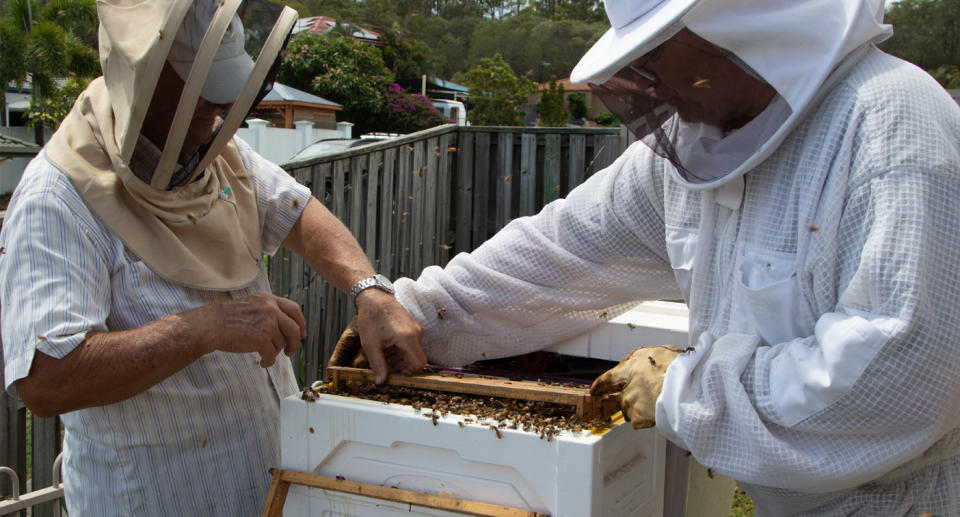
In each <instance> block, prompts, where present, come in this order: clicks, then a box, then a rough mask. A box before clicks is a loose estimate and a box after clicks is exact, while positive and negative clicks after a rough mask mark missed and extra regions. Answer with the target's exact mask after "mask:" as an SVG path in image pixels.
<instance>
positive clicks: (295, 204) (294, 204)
mask: <svg viewBox="0 0 960 517" xmlns="http://www.w3.org/2000/svg"><path fill="white" fill-rule="evenodd" d="M290 206H291V207H293V209H294V210H296V209H298V208H300V202H299V201H297V200H296V199H294V200H293V202H292V203H290Z"/></svg>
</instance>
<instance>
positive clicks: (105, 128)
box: [46, 0, 296, 289]
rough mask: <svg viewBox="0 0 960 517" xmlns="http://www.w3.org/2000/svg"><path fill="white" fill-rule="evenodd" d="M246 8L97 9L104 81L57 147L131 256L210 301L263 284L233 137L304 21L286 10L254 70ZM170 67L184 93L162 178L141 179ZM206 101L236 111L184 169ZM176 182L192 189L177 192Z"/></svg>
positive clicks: (54, 156)
mask: <svg viewBox="0 0 960 517" xmlns="http://www.w3.org/2000/svg"><path fill="white" fill-rule="evenodd" d="M240 7H241V6H240V0H222V1H216V0H197V1H195V2H194V1H192V0H174V1H163V2H159V1H122V0H112V1H111V0H100V1H98V2H97V13H98V16H99V18H100V34H99V40H100V64H101V66H102V68H103V77H100V78H98V79H96V80H94V81H93V82H91V84H90V86H89V87H88V88H87V90H85V91H84V92H83V93H82V94H81V95H80V97H79V98H78V99H77V102H76V104H75V105H74V108H73V110H72V111H71V112H70V114H69V115H68V116H67V118H66V119H65V120H64V122H63V124H61V127H60V129H59V130H58V131H57V133H56V134H55V135H54V137H53V138H52V139H51V141H50V143H49V144H48V145H47V147H46V156H47V158H48V159H49V160H50V161H51V162H53V163H54V164H55V165H57V167H59V168H60V169H61V170H62V171H63V172H64V173H66V174H67V176H68V177H69V178H70V180H71V182H72V183H73V185H74V187H75V188H76V189H77V192H78V193H79V194H80V196H81V197H82V198H83V200H84V201H85V202H86V203H87V205H88V206H89V207H90V209H91V210H92V211H93V212H94V213H95V214H96V215H97V216H98V217H99V218H100V219H101V220H102V221H103V222H104V223H105V224H106V225H107V226H109V227H110V228H111V229H112V230H113V231H114V232H115V233H116V234H117V235H118V236H119V237H120V239H122V240H123V242H124V244H125V245H126V246H127V248H129V249H130V250H131V251H132V252H133V253H135V254H136V255H137V256H139V257H140V258H141V259H142V260H143V261H144V262H145V263H146V264H147V265H148V266H150V268H151V269H153V270H154V271H155V272H156V273H157V274H159V275H160V276H162V277H164V278H166V279H168V280H170V281H173V282H176V283H179V284H182V285H186V286H191V287H197V288H203V289H234V288H238V287H242V286H244V285H247V284H249V283H250V282H251V281H253V280H254V279H255V278H256V277H257V275H258V274H259V272H260V268H261V266H260V260H261V251H260V250H261V246H260V227H259V226H260V225H259V216H258V214H257V204H256V201H255V198H254V190H253V185H252V183H251V180H250V178H249V175H248V174H247V172H246V171H245V170H244V166H243V161H242V160H241V158H240V155H239V152H238V151H237V148H236V146H235V145H234V144H233V143H232V137H233V135H234V133H235V132H236V130H237V128H239V127H240V124H241V123H242V122H243V119H244V118H245V116H246V114H247V113H248V112H249V109H250V107H251V106H253V105H254V104H255V103H256V102H258V101H259V97H262V95H263V94H264V93H266V91H265V90H266V89H268V88H269V86H270V85H271V84H272V74H273V73H275V72H276V68H277V66H278V64H279V55H280V51H281V50H282V49H283V46H284V45H285V43H286V40H287V38H288V37H289V34H290V30H291V28H292V27H293V24H294V22H295V21H296V12H295V11H293V10H292V9H290V8H286V7H284V8H283V9H282V10H281V12H280V14H279V17H277V18H276V22H275V24H274V25H273V29H272V30H271V31H270V33H269V35H268V36H267V38H266V40H265V42H264V43H263V47H262V50H261V52H260V55H259V57H258V58H257V60H256V62H255V63H254V62H252V60H251V59H250V58H249V56H247V55H246V53H245V52H243V51H242V44H243V41H244V37H243V27H242V24H241V22H240V21H239V19H238V16H237V12H238V9H239V8H240ZM168 61H169V62H170V64H171V66H172V67H173V68H174V69H175V70H176V71H177V73H178V74H179V75H180V76H181V77H183V79H184V82H185V84H184V87H183V91H182V93H181V94H180V98H179V104H178V105H177V108H176V112H175V114H174V115H173V121H172V123H171V125H170V128H169V131H167V138H166V143H165V144H164V145H163V148H162V149H161V150H160V152H159V157H158V158H156V160H155V162H156V166H155V167H153V166H152V165H151V168H152V169H153V170H152V171H150V172H151V173H150V174H147V175H146V176H144V175H143V174H140V175H138V174H135V173H134V171H133V169H132V168H131V163H132V161H134V160H135V157H136V156H138V154H139V153H140V147H139V146H141V145H142V142H143V139H142V137H141V135H140V132H141V129H142V126H143V123H144V118H145V116H146V113H147V110H148V108H149V107H150V102H151V99H152V98H153V96H154V90H155V88H156V86H157V82H158V79H159V77H160V73H161V70H162V69H163V66H164V63H166V62H168ZM161 93H162V92H161ZM201 94H203V95H209V96H210V97H212V98H210V99H207V100H210V101H211V102H216V103H223V104H226V103H229V102H230V101H233V105H232V108H230V110H229V111H228V112H227V113H226V114H225V115H224V116H223V117H222V118H221V119H219V121H220V122H221V123H220V125H219V128H218V129H217V130H216V131H214V133H213V135H212V136H211V138H210V141H208V142H205V143H204V144H203V145H201V147H200V151H199V152H198V153H197V155H195V156H193V157H192V159H191V160H188V161H187V166H186V168H185V167H184V164H182V163H179V162H181V161H183V159H182V157H181V156H180V154H181V150H182V148H183V144H184V141H185V139H186V138H187V132H188V129H189V127H190V123H191V119H192V118H193V113H194V110H195V108H196V106H197V101H198V99H199V97H200V96H201ZM175 171H178V172H180V173H182V174H183V176H184V177H183V178H181V179H180V180H179V181H171V178H173V177H174V172H175Z"/></svg>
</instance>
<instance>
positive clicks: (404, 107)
mask: <svg viewBox="0 0 960 517" xmlns="http://www.w3.org/2000/svg"><path fill="white" fill-rule="evenodd" d="M383 98H384V101H385V102H386V107H385V109H384V119H385V122H386V124H387V125H388V126H389V129H388V130H389V131H392V132H397V133H412V132H414V131H420V130H421V129H427V128H431V127H434V126H439V125H441V124H449V123H450V122H451V121H450V120H447V118H446V117H444V116H443V113H441V112H440V110H438V109H437V108H435V107H434V106H433V104H431V103H430V100H429V99H427V98H426V97H424V96H423V95H421V94H419V93H407V92H406V91H405V90H404V89H403V87H401V86H400V85H399V84H396V83H393V84H391V85H390V86H388V87H387V90H386V92H384V94H383Z"/></svg>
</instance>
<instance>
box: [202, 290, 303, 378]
mask: <svg viewBox="0 0 960 517" xmlns="http://www.w3.org/2000/svg"><path fill="white" fill-rule="evenodd" d="M184 316H185V317H189V318H190V320H191V322H192V324H193V325H196V328H197V329H198V330H199V331H200V332H202V333H203V334H202V335H203V336H204V339H205V342H206V343H209V345H210V349H209V350H208V351H210V352H212V351H216V350H219V351H222V352H233V353H250V352H257V353H259V354H260V366H262V367H264V368H266V367H268V366H271V365H273V363H274V362H275V361H276V357H277V354H279V353H280V352H281V351H283V352H284V353H285V354H287V355H288V356H289V355H292V354H293V353H294V352H296V351H297V350H299V349H300V340H302V339H303V338H305V337H306V335H307V325H306V320H305V319H304V317H303V312H301V310H300V306H299V305H298V304H297V303H296V302H294V301H292V300H289V299H287V298H282V297H280V296H276V295H273V294H270V293H266V292H258V293H254V294H251V295H250V296H247V297H245V298H243V299H240V300H232V301H228V302H218V303H214V304H211V305H206V306H204V307H200V308H198V309H194V310H192V311H188V312H186V313H184Z"/></svg>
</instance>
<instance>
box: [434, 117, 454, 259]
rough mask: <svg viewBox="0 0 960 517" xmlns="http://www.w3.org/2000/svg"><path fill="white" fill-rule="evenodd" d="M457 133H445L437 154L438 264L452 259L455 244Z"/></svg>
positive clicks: (440, 140)
mask: <svg viewBox="0 0 960 517" xmlns="http://www.w3.org/2000/svg"><path fill="white" fill-rule="evenodd" d="M454 138H455V135H453V134H445V135H442V136H440V139H439V143H438V145H439V153H438V154H439V156H437V229H436V233H437V241H436V246H437V259H436V264H438V265H440V266H445V265H447V261H449V260H450V249H451V248H452V247H453V244H454V237H453V236H452V235H450V226H451V219H452V217H453V214H452V213H451V210H452V208H451V196H452V195H453V194H452V193H453V177H454V175H453V171H452V170H451V168H452V167H453V163H454V161H453V157H452V156H451V154H452V153H451V151H450V148H451V143H452V142H454V140H453V139H454Z"/></svg>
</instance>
